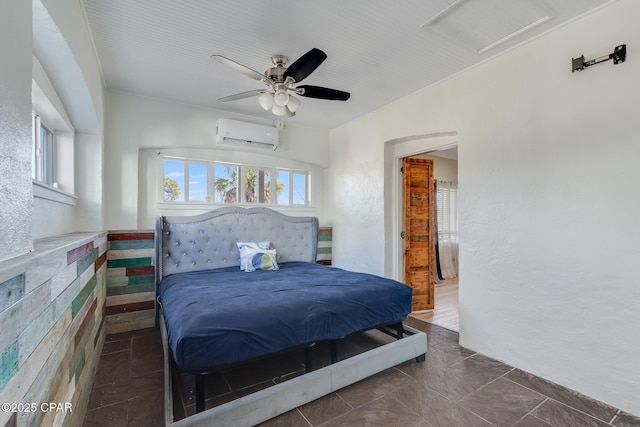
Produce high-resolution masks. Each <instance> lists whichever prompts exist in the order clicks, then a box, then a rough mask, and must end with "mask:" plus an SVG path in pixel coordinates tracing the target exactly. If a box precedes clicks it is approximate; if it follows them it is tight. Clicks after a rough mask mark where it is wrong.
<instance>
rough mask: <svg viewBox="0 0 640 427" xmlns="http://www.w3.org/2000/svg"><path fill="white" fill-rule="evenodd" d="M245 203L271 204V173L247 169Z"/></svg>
mask: <svg viewBox="0 0 640 427" xmlns="http://www.w3.org/2000/svg"><path fill="white" fill-rule="evenodd" d="M245 171H246V172H245V192H244V194H245V201H246V202H247V203H269V193H270V188H269V185H270V178H269V171H265V170H263V169H245Z"/></svg>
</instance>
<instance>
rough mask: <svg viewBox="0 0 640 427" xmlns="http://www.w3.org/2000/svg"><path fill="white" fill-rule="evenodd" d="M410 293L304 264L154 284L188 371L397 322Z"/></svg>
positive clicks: (175, 352)
mask: <svg viewBox="0 0 640 427" xmlns="http://www.w3.org/2000/svg"><path fill="white" fill-rule="evenodd" d="M411 292H412V290H411V288H410V287H409V286H407V285H404V284H402V283H399V282H396V281H394V280H389V279H385V278H382V277H378V276H374V275H371V274H364V273H353V272H349V271H345V270H341V269H338V268H332V267H326V266H322V265H318V264H314V263H306V262H289V263H282V264H280V270H276V271H267V270H258V271H254V272H251V273H245V272H243V271H240V269H239V268H238V267H229V268H221V269H216V270H205V271H198V272H192V273H179V274H173V275H170V276H167V277H165V278H164V279H163V280H162V282H160V284H159V287H158V293H159V297H160V301H161V304H162V310H163V313H164V317H165V320H166V324H167V330H168V335H169V346H170V347H171V350H172V351H173V356H174V359H175V361H176V363H177V364H178V365H179V366H180V367H181V368H183V369H184V370H187V371H205V370H209V369H212V368H215V367H218V366H223V365H227V364H231V363H235V362H239V361H244V360H248V359H252V358H255V357H259V356H264V355H267V354H270V353H273V352H276V351H279V350H284V349H287V348H290V347H294V346H297V345H302V344H307V343H312V342H315V341H320V340H327V339H338V338H343V337H345V336H346V335H349V334H350V333H353V332H357V331H361V330H365V329H371V328H373V327H375V326H379V325H382V324H388V323H395V322H399V321H402V320H404V319H405V318H406V316H407V315H408V314H409V313H410V312H411Z"/></svg>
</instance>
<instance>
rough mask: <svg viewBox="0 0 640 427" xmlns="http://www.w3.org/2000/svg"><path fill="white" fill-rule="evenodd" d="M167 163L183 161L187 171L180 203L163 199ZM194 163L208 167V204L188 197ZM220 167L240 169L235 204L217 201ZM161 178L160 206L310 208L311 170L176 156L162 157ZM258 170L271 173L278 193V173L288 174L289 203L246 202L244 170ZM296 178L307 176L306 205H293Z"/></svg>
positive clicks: (270, 183)
mask: <svg viewBox="0 0 640 427" xmlns="http://www.w3.org/2000/svg"><path fill="white" fill-rule="evenodd" d="M166 160H174V161H181V162H183V169H184V177H183V178H184V179H183V188H181V192H183V193H184V195H185V196H184V198H183V200H181V201H177V200H175V201H169V200H166V199H165V196H164V178H165V177H166V173H165V161H166ZM191 164H200V165H206V166H207V191H206V193H207V197H206V201H198V200H190V199H189V197H188V195H189V181H190V178H189V165H191ZM217 165H223V166H231V167H236V168H237V171H238V172H237V173H236V175H237V177H236V179H237V183H236V188H237V190H236V191H237V195H236V202H234V203H227V202H224V201H216V196H217V195H216V193H215V185H214V183H215V180H216V174H215V169H216V166H217ZM159 169H160V175H161V178H160V180H159V182H160V183H161V185H160V187H161V188H160V191H159V194H160V196H159V198H158V200H159V203H161V204H163V205H165V206H168V205H171V206H187V205H209V206H243V207H251V206H264V207H278V208H305V207H311V171H310V170H304V169H299V168H287V167H277V166H257V165H255V164H249V163H237V162H227V161H217V160H204V159H193V158H187V157H181V156H173V155H163V156H161V157H160V167H159ZM251 169H254V170H258V171H264V172H268V173H269V177H270V179H269V185H270V187H271V188H270V189H269V191H270V193H271V192H273V193H276V191H275V190H274V188H273V185H274V183H275V182H276V180H277V176H278V172H280V171H283V172H288V174H289V182H288V183H287V186H288V188H289V194H288V197H287V198H288V203H287V204H280V203H278V202H277V200H278V197H277V195H276V196H275V197H271V194H270V197H269V202H268V203H266V202H259V201H256V202H247V201H246V196H247V192H246V188H247V177H246V173H245V172H243V171H246V170H251ZM294 175H303V176H304V181H305V182H304V203H294V201H295V199H296V198H295V195H294V185H293V177H294Z"/></svg>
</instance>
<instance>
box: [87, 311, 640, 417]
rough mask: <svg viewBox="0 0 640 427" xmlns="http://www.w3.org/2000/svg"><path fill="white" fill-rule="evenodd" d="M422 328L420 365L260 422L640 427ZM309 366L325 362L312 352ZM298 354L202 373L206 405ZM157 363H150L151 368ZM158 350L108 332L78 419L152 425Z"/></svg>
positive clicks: (158, 396) (177, 399) (177, 409)
mask: <svg viewBox="0 0 640 427" xmlns="http://www.w3.org/2000/svg"><path fill="white" fill-rule="evenodd" d="M407 323H408V324H409V325H411V326H413V327H415V328H417V329H421V330H424V331H425V332H426V333H427V334H428V341H429V350H428V352H427V360H426V361H425V362H424V363H416V362H415V361H413V360H411V361H408V362H405V363H402V364H400V365H398V366H396V367H394V368H391V369H388V370H386V371H384V372H381V373H379V374H377V375H374V376H372V377H370V378H367V379H365V380H363V381H360V382H359V383H356V384H353V385H351V386H349V387H346V388H344V389H342V390H339V391H337V392H335V393H332V394H330V395H328V396H325V397H323V398H321V399H318V400H315V401H313V402H310V403H308V404H306V405H303V406H301V407H299V408H297V409H294V410H292V411H289V412H287V413H286V414H283V415H281V416H279V417H276V418H274V419H272V420H269V421H267V422H265V423H263V424H262V425H261V426H262V427H277V426H296V427H297V426H300V427H309V426H323V427H329V426H331V427H334V426H345V427H346V426H348V427H353V426H384V427H387V426H403V427H404V426H418V427H426V426H442V427H451V426H464V427H467V426H471V427H473V426H517V427H536V426H537V427H548V426H557V427H565V426H571V427H573V426H595V427H597V426H618V427H622V426H640V418H638V417H634V416H632V415H630V414H626V413H624V412H621V411H619V410H618V409H616V408H613V407H611V406H608V405H606V404H604V403H602V402H598V401H595V400H593V399H590V398H588V397H586V396H583V395H580V394H579V393H576V392H574V391H571V390H568V389H566V388H564V387H561V386H559V385H556V384H553V383H550V382H548V381H545V380H543V379H540V378H538V377H535V376H534V375H531V374H528V373H526V372H524V371H521V370H519V369H515V368H512V367H511V366H508V365H505V364H503V363H500V362H499V361H496V360H493V359H491V358H488V357H486V356H483V355H481V354H478V353H474V352H472V351H470V350H468V349H465V348H463V347H460V346H459V345H458V334H457V333H455V332H451V331H449V330H447V329H444V328H441V327H438V326H435V325H431V324H428V323H423V322H420V321H418V320H415V319H409V320H408V321H407ZM389 339H390V338H389V337H387V336H386V335H383V334H379V333H368V334H366V335H360V336H356V337H353V339H351V340H350V341H349V342H346V343H341V345H340V346H339V354H340V358H344V357H348V356H349V355H352V354H356V353H360V352H362V351H365V350H367V349H369V348H372V347H375V346H378V345H380V343H382V342H385V341H387V340H389ZM314 352H315V354H314V363H315V367H319V366H323V365H326V364H328V363H329V353H328V349H327V348H326V346H322V345H318V347H317V348H316V349H314ZM303 360H304V354H303V352H293V353H290V354H285V355H280V356H277V357H273V358H269V359H265V360H263V361H262V362H261V363H256V364H252V365H247V366H244V367H242V368H237V369H231V370H228V371H225V372H222V373H219V374H216V375H210V376H209V377H208V378H207V380H206V386H207V393H206V407H207V408H210V407H213V406H217V405H220V404H222V403H225V402H228V401H230V400H233V399H235V398H238V397H240V396H243V395H246V394H249V393H251V392H255V391H257V390H260V389H263V388H266V387H269V386H271V385H274V384H276V383H278V382H281V381H285V380H287V379H289V378H292V377H295V376H297V375H302V374H303V373H304V369H303V365H302V361H303ZM158 367H159V368H158ZM174 385H175V391H174V414H175V416H176V418H181V417H184V416H185V415H191V414H192V413H193V412H194V394H193V393H194V385H193V377H192V376H191V375H188V374H184V373H180V372H174ZM162 410H163V405H162V349H161V345H160V339H159V333H158V332H157V330H153V329H149V330H143V331H137V332H129V333H126V334H118V335H110V336H108V337H107V341H106V343H105V349H104V352H103V355H102V357H101V361H100V366H99V369H98V375H97V377H96V382H95V385H94V390H93V393H92V396H91V402H90V411H89V413H88V415H87V419H86V423H85V425H88V426H89V425H90V426H94V425H95V426H125V425H127V423H128V425H136V426H138V425H140V426H141V425H149V426H151V425H153V426H157V425H161V422H162Z"/></svg>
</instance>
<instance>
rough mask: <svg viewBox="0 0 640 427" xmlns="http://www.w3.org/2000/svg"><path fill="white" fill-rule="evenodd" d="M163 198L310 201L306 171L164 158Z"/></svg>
mask: <svg viewBox="0 0 640 427" xmlns="http://www.w3.org/2000/svg"><path fill="white" fill-rule="evenodd" d="M163 162H164V163H163V169H164V173H163V180H164V182H163V188H164V193H163V194H164V195H163V201H165V202H172V203H180V202H182V203H222V204H248V205H282V206H290V205H298V206H306V205H308V203H309V190H308V188H309V173H308V172H306V171H291V170H285V169H277V168H268V167H258V166H248V165H240V164H230V163H221V162H202V161H194V160H185V159H176V158H168V157H165V158H163Z"/></svg>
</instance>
